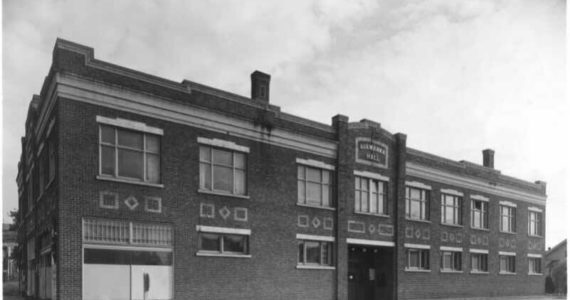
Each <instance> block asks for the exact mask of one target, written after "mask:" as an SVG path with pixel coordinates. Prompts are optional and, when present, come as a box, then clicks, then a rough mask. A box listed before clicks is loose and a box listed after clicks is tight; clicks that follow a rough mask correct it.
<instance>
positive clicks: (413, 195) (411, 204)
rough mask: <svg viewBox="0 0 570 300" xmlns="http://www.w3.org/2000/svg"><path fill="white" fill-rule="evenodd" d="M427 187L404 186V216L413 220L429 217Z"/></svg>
mask: <svg viewBox="0 0 570 300" xmlns="http://www.w3.org/2000/svg"><path fill="white" fill-rule="evenodd" d="M429 192H430V191H429V190H427V189H421V188H417V187H411V186H407V187H406V218H408V219H413V220H428V219H429V214H428V211H429V195H430V193H429Z"/></svg>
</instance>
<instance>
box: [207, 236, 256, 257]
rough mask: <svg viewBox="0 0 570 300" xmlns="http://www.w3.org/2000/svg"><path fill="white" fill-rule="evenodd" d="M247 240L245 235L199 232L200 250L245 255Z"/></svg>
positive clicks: (246, 252) (247, 237)
mask: <svg viewBox="0 0 570 300" xmlns="http://www.w3.org/2000/svg"><path fill="white" fill-rule="evenodd" d="M248 242H249V236H247V235H241V234H229V233H213V232H200V252H210V253H214V254H237V255H247V254H248V251H249V250H248V244H249V243H248Z"/></svg>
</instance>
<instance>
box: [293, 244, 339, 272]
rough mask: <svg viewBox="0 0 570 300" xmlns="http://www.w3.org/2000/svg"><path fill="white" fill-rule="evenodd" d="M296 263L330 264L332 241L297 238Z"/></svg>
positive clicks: (305, 264) (306, 264) (307, 264)
mask: <svg viewBox="0 0 570 300" xmlns="http://www.w3.org/2000/svg"><path fill="white" fill-rule="evenodd" d="M297 245H298V248H299V252H298V264H299V265H302V266H311V265H312V266H332V265H333V255H332V253H333V247H332V246H333V243H332V242H328V241H312V240H297Z"/></svg>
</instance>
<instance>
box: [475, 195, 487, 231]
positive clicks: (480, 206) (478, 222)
mask: <svg viewBox="0 0 570 300" xmlns="http://www.w3.org/2000/svg"><path fill="white" fill-rule="evenodd" d="M471 227H473V228H479V229H489V202H488V200H484V198H481V199H473V198H471Z"/></svg>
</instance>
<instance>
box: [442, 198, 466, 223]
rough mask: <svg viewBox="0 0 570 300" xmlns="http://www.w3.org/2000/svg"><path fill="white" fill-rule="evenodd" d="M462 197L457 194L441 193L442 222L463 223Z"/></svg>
mask: <svg viewBox="0 0 570 300" xmlns="http://www.w3.org/2000/svg"><path fill="white" fill-rule="evenodd" d="M461 202H462V198H461V197H459V196H455V195H448V194H441V223H443V224H452V225H461V224H462V219H461Z"/></svg>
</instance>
